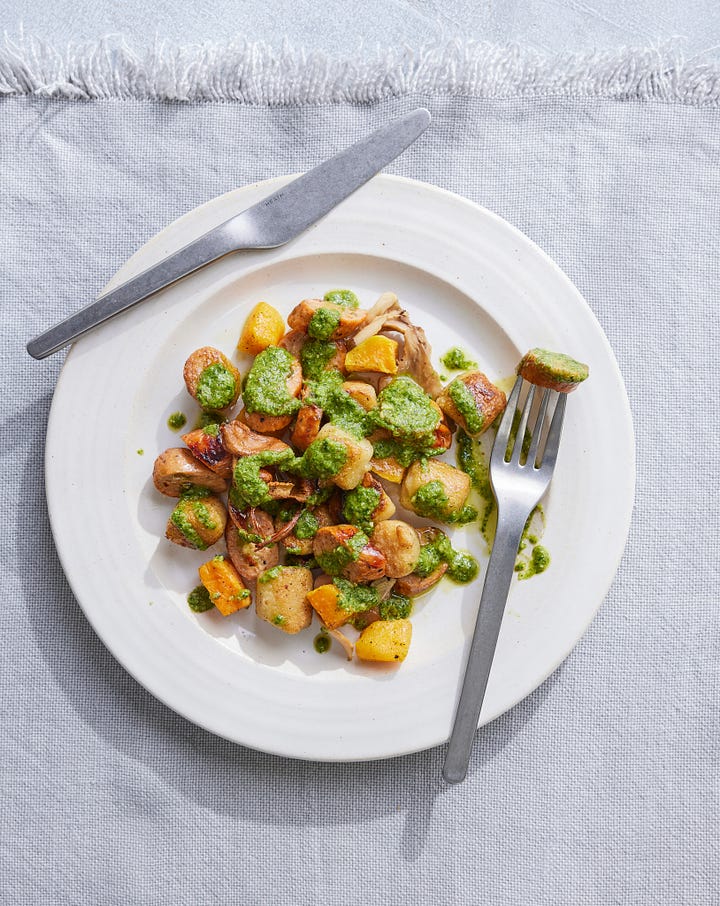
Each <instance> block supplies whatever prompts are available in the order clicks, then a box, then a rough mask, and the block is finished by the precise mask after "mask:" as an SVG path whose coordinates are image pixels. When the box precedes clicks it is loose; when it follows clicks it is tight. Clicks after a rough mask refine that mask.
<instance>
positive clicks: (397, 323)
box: [384, 311, 443, 399]
mask: <svg viewBox="0 0 720 906" xmlns="http://www.w3.org/2000/svg"><path fill="white" fill-rule="evenodd" d="M384 330H387V331H394V332H396V333H399V334H401V335H402V336H403V338H404V340H405V342H404V343H403V348H402V352H401V353H400V356H399V358H398V374H409V375H410V377H412V378H414V379H415V380H416V381H417V382H418V384H420V386H421V387H422V388H423V390H424V391H425V392H426V393H429V394H430V396H431V397H432V398H433V399H435V397H436V396H439V395H440V393H442V389H443V387H442V384H441V383H440V376H439V375H438V373H437V371H435V369H434V368H433V364H432V358H431V356H432V349H431V347H430V344H429V343H428V339H427V337H426V336H425V331H424V330H423V329H422V327H417V326H416V325H414V324H412V323H411V321H410V317H409V315H408V313H407V312H406V311H403V312H401V313H400V314H399V315H398V316H397V317H394V318H391V319H390V320H388V321H386V322H385V327H384Z"/></svg>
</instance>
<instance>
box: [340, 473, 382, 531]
mask: <svg viewBox="0 0 720 906" xmlns="http://www.w3.org/2000/svg"><path fill="white" fill-rule="evenodd" d="M379 503H380V491H378V490H377V488H364V487H363V486H362V485H358V486H357V487H356V488H353V490H352V491H348V493H347V494H346V496H345V504H344V506H343V516H344V518H345V521H346V522H349V523H350V524H351V525H356V526H357V527H358V528H360V529H362V530H363V531H364V532H367V533H368V534H369V533H370V532H371V531H372V527H373V521H372V514H373V513H374V512H375V510H376V509H377V506H378V504H379Z"/></svg>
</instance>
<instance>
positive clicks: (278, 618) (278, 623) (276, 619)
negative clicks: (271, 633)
mask: <svg viewBox="0 0 720 906" xmlns="http://www.w3.org/2000/svg"><path fill="white" fill-rule="evenodd" d="M272 621H273V623H274V624H275V625H276V626H282V624H283V623H284V622H285V617H284V616H283V615H282V614H281V613H276V614H275V616H274V617H273V618H272Z"/></svg>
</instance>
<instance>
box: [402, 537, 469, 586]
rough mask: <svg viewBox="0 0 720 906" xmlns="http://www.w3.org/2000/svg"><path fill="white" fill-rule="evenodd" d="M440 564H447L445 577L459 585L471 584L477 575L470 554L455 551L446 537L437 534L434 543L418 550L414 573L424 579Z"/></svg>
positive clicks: (431, 542)
mask: <svg viewBox="0 0 720 906" xmlns="http://www.w3.org/2000/svg"><path fill="white" fill-rule="evenodd" d="M441 563H447V565H448V570H447V573H446V575H447V576H448V578H449V579H452V580H453V582H457V583H459V584H465V583H467V582H472V580H473V579H474V578H475V577H476V576H477V573H478V564H477V560H476V559H475V558H474V557H473V556H472V554H468V553H467V552H465V551H457V550H455V548H454V547H453V546H452V544H451V543H450V539H449V538H448V537H447V535H444V534H443V533H442V532H439V533H438V536H437V538H435V540H434V541H430V542H429V543H428V544H424V545H423V546H422V547H421V548H420V559H419V560H418V562H417V566H416V567H415V572H416V573H417V574H418V575H419V576H421V577H422V578H425V577H426V576H429V575H430V574H431V573H434V572H435V570H436V569H437V568H438V567H439V566H440V564H441Z"/></svg>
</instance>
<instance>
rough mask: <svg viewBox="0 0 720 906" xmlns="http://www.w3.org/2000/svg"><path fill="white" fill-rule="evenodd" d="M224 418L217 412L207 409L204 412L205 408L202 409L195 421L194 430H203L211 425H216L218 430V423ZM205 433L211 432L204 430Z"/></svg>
mask: <svg viewBox="0 0 720 906" xmlns="http://www.w3.org/2000/svg"><path fill="white" fill-rule="evenodd" d="M224 420H225V419H224V418H223V417H222V415H220V413H219V412H212V411H210V410H208V411H207V412H206V411H205V410H203V411H202V412H201V413H200V415H199V416H198V420H197V422H196V423H195V430H197V429H198V428H202V429H203V430H205V429H206V428H209V427H210V426H211V425H217V426H218V430H220V425H221V424H222V423H223V421H224ZM206 433H207V434H210V433H212V432H210V431H206ZM216 433H217V432H216Z"/></svg>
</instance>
